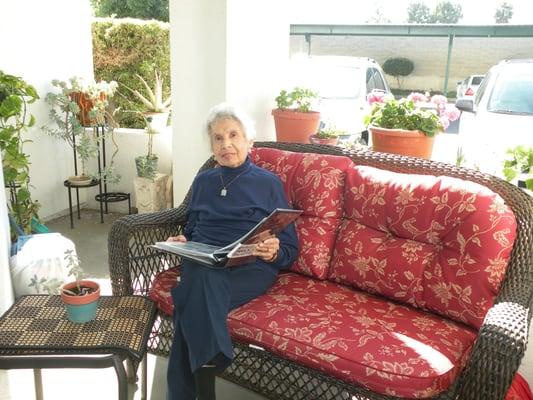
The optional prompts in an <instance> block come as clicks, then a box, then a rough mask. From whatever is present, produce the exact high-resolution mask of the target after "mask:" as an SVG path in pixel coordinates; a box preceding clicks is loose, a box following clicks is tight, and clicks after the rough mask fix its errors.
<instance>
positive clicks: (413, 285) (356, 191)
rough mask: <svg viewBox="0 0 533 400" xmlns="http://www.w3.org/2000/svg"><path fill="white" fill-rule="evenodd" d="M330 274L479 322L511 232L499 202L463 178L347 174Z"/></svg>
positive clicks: (511, 222) (357, 170)
mask: <svg viewBox="0 0 533 400" xmlns="http://www.w3.org/2000/svg"><path fill="white" fill-rule="evenodd" d="M345 196H346V198H345V213H346V219H345V220H344V221H343V222H342V224H341V228H340V231H339V235H338V238H337V242H336V244H335V250H334V254H333V260H332V265H331V267H330V271H331V274H330V277H329V278H330V279H333V280H335V281H337V282H342V283H345V284H349V285H352V286H355V287H357V288H360V289H362V290H365V291H369V292H371V293H379V294H381V295H384V296H387V297H389V298H391V299H394V300H398V301H402V302H406V303H409V304H411V305H413V306H416V307H420V308H424V309H428V310H431V311H434V312H437V313H439V314H441V315H446V316H448V317H451V318H453V319H455V320H458V321H461V322H465V323H467V324H469V325H471V326H474V327H479V326H480V325H481V323H482V322H483V318H484V317H485V314H486V312H487V310H488V308H489V307H490V306H491V305H492V304H493V300H494V297H495V296H496V294H497V293H498V290H499V287H500V283H501V281H502V279H503V276H504V274H505V270H506V268H507V263H508V260H509V257H510V253H511V250H512V245H513V242H514V240H515V236H516V221H515V218H514V215H513V214H512V212H511V211H510V210H509V208H508V207H507V206H506V205H505V204H504V203H503V200H502V199H501V198H500V197H499V196H498V195H496V194H495V193H493V192H492V191H490V190H488V189H487V188H485V187H483V186H480V185H477V184H475V183H472V182H465V181H462V180H458V179H454V178H447V177H434V176H421V175H407V174H399V173H394V172H390V171H384V170H378V169H375V168H371V167H361V166H357V167H354V168H351V169H350V170H349V171H348V172H347V177H346V192H345Z"/></svg>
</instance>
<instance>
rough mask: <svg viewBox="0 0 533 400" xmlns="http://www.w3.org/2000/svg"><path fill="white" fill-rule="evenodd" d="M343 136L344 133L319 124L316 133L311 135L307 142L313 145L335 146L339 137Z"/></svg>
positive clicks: (331, 126) (333, 127)
mask: <svg viewBox="0 0 533 400" xmlns="http://www.w3.org/2000/svg"><path fill="white" fill-rule="evenodd" d="M345 134H346V132H345V131H342V130H338V129H336V128H335V126H334V125H327V124H324V123H321V124H320V128H318V131H317V133H316V134H314V135H311V136H310V137H309V141H310V142H311V143H314V144H329V145H332V146H335V145H337V143H338V142H339V137H340V136H342V135H345Z"/></svg>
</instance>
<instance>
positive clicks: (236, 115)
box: [205, 103, 256, 140]
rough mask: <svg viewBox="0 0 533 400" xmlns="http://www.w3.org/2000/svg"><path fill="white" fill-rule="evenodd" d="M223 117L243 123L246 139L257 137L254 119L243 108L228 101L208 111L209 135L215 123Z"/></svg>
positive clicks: (207, 126)
mask: <svg viewBox="0 0 533 400" xmlns="http://www.w3.org/2000/svg"><path fill="white" fill-rule="evenodd" d="M222 119H232V120H234V121H237V122H238V123H240V124H241V126H242V130H243V133H244V136H245V137H246V139H248V140H254V139H255V136H256V131H255V124H254V121H253V120H252V119H251V118H250V117H249V116H248V114H246V113H245V112H244V111H243V110H241V109H240V108H238V107H236V106H233V105H231V104H228V103H220V104H217V105H216V106H214V107H212V108H211V109H210V110H209V112H208V113H207V118H206V123H205V131H206V132H207V135H208V136H210V135H211V128H212V127H213V124H214V123H215V122H218V121H220V120H222Z"/></svg>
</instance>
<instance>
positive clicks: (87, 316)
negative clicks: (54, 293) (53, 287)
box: [61, 280, 100, 324]
mask: <svg viewBox="0 0 533 400" xmlns="http://www.w3.org/2000/svg"><path fill="white" fill-rule="evenodd" d="M80 286H85V287H88V288H92V289H94V290H93V292H92V293H89V294H87V295H85V296H72V295H69V294H67V293H65V292H64V291H63V289H68V290H72V289H75V288H76V282H68V283H65V284H64V285H63V286H62V287H61V300H63V303H65V306H66V308H67V317H68V319H69V321H71V322H74V323H77V324H83V323H85V322H89V321H92V320H93V319H94V318H95V316H96V309H97V307H98V299H100V285H99V284H98V283H97V282H94V281H88V280H82V281H80Z"/></svg>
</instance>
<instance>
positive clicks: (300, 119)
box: [272, 109, 320, 143]
mask: <svg viewBox="0 0 533 400" xmlns="http://www.w3.org/2000/svg"><path fill="white" fill-rule="evenodd" d="M272 116H273V117H274V125H275V126H276V140H277V141H278V142H294V143H309V136H311V135H314V134H315V133H316V131H317V130H318V125H319V123H320V113H319V112H316V111H309V112H306V113H305V112H297V111H292V110H280V109H275V110H272Z"/></svg>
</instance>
